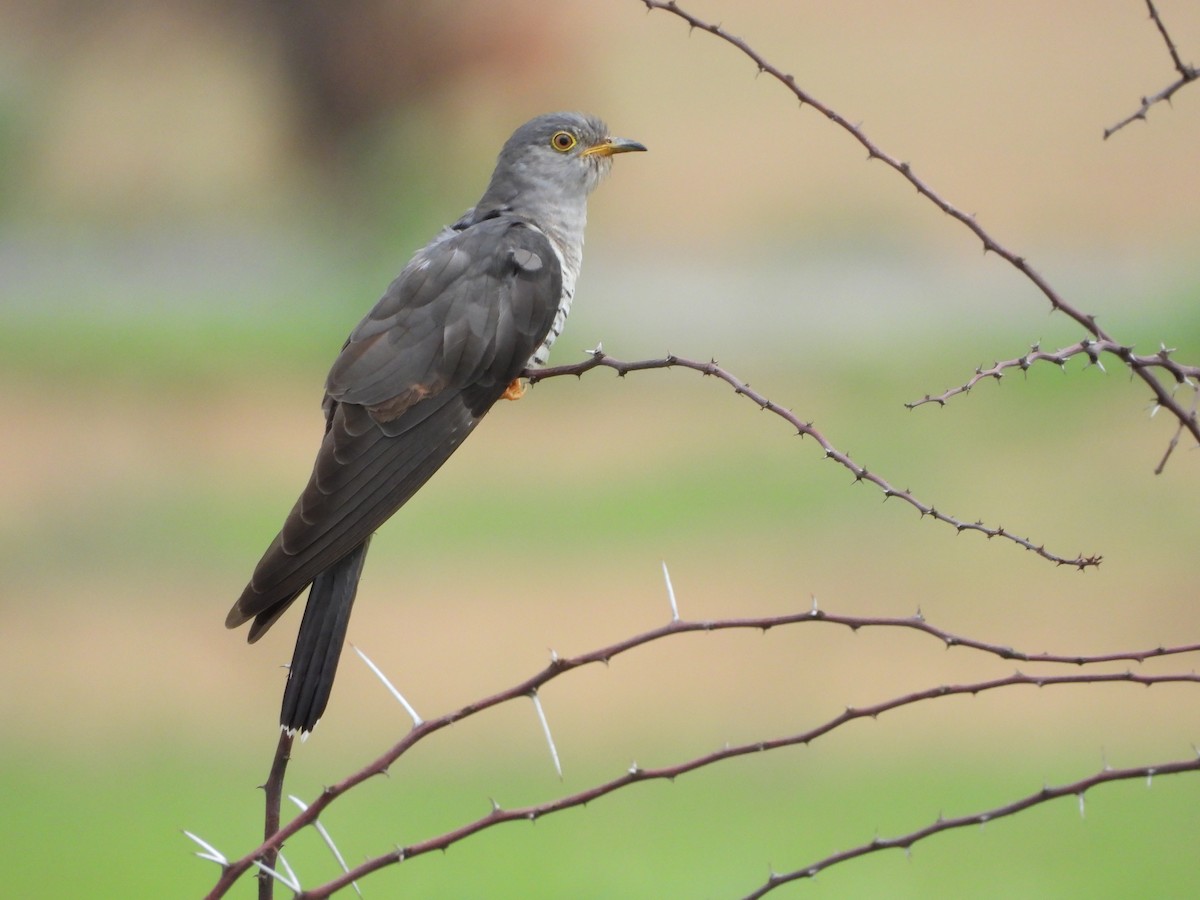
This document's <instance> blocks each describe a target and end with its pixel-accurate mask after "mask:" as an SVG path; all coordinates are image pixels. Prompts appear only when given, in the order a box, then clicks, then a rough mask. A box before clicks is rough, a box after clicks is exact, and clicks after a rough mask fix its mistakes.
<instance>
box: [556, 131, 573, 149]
mask: <svg viewBox="0 0 1200 900" xmlns="http://www.w3.org/2000/svg"><path fill="white" fill-rule="evenodd" d="M576 143H577V142H576V140H575V135H573V134H571V132H569V131H556V132H554V137H552V138H550V146H551V147H553V148H554V149H555V150H557V151H558V152H559V153H566V152H567V151H568V150H570V149H571V148H572V147H574V146H575V144H576Z"/></svg>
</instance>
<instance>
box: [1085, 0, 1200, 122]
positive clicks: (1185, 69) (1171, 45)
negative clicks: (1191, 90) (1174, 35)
mask: <svg viewBox="0 0 1200 900" xmlns="http://www.w3.org/2000/svg"><path fill="white" fill-rule="evenodd" d="M1146 6H1147V7H1148V8H1149V10H1150V18H1151V19H1153V20H1154V24H1155V26H1156V27H1157V28H1158V33H1159V34H1160V35H1162V39H1163V42H1164V43H1165V44H1166V45H1167V52H1168V53H1169V54H1170V55H1171V62H1172V63H1173V64H1174V66H1175V71H1176V72H1178V73H1179V78H1178V79H1176V80H1175V81H1173V82H1171V83H1170V84H1169V85H1167V86H1166V87H1165V88H1163V89H1162V90H1161V91H1159V92H1158V93H1157V94H1154V95H1153V96H1150V97H1143V98H1142V104H1141V106H1140V107H1138V109H1137V110H1136V111H1134V112H1133V113H1131V114H1130V115H1128V116H1126V117H1125V118H1124V119H1122V120H1121V121H1120V122H1118V123H1117V124H1116V125H1113V126H1111V127H1109V128H1105V129H1104V140H1106V141H1107V140H1108V139H1109V137H1111V136H1112V135H1113V134H1115V133H1116V132H1118V131H1120V130H1121V129H1122V128H1124V127H1125V126H1126V125H1128V124H1129V123H1130V122H1136V121H1139V120H1140V121H1143V122H1144V121H1146V113H1148V112H1149V111H1150V107H1152V106H1154V105H1155V104H1156V103H1162V102H1163V101H1166V102H1168V103H1169V102H1170V101H1171V98H1172V97H1173V96H1175V92H1176V91H1178V90H1179V89H1180V88H1181V87H1183V86H1184V85H1185V84H1191V83H1192V82H1193V81H1195V80H1196V79H1197V78H1200V71H1197V69H1196V67H1195V66H1192V65H1189V64H1188V63H1185V62H1184V61H1183V59H1182V58H1181V57H1180V56H1179V51H1178V50H1177V49H1176V48H1175V42H1174V41H1173V40H1171V35H1170V33H1169V32H1168V31H1167V26H1166V25H1165V24H1164V23H1163V20H1162V16H1160V15H1159V14H1158V10H1157V9H1155V8H1154V0H1146Z"/></svg>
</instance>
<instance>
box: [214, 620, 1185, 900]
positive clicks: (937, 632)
mask: <svg viewBox="0 0 1200 900" xmlns="http://www.w3.org/2000/svg"><path fill="white" fill-rule="evenodd" d="M804 624H814V625H816V624H825V625H837V626H842V627H846V628H850V629H851V630H853V631H859V630H861V629H870V628H898V629H904V630H912V631H917V632H920V633H923V634H927V635H929V636H931V637H933V638H935V639H936V640H938V641H940V642H941V643H942V644H944V645H945V646H946V647H947V648H950V647H964V648H967V649H970V650H975V651H977V652H980V653H986V654H989V655H992V656H996V657H998V658H1000V659H1005V660H1018V661H1021V662H1031V663H1039V664H1060V665H1073V666H1089V665H1102V664H1106V663H1112V662H1138V663H1141V662H1144V661H1146V660H1149V659H1157V658H1163V657H1168V656H1177V655H1181V654H1187V653H1196V652H1200V644H1191V645H1185V646H1178V647H1161V646H1160V647H1156V648H1153V649H1147V650H1141V651H1133V652H1123V653H1114V654H1099V655H1085V654H1062V653H1027V652H1024V651H1021V650H1017V649H1014V648H1012V647H1006V646H1002V645H999V644H991V643H988V642H985V641H980V640H976V639H974V638H969V637H964V636H962V635H958V634H955V633H953V632H950V631H947V630H945V629H942V628H938V627H937V626H934V625H931V624H929V623H928V622H926V621H925V619H924V617H922V616H921V615H920V614H919V613H918V614H916V615H914V616H910V617H905V618H895V617H881V616H846V615H838V614H833V613H827V612H824V611H822V610H820V609H818V608H817V606H816V604H815V603H814V604H813V607H812V608H811V609H810V610H807V611H805V612H800V613H790V614H787V615H780V616H761V617H744V618H730V619H715V620H702V621H692V620H685V619H674V618H673V619H672V620H671V621H670V622H669V623H668V624H666V625H663V626H660V627H659V628H654V629H651V630H649V631H646V632H643V633H641V634H637V635H633V636H631V637H629V638H626V639H624V640H621V641H617V642H616V643H613V644H609V645H607V646H605V647H601V648H599V649H596V650H592V651H590V652H587V653H582V654H579V655H577V656H573V657H559V656H557V654H556V655H554V657H553V658H552V659H551V662H550V663H549V665H547V666H546V667H545V668H543V669H542V670H541V671H540V672H538V673H536V674H535V675H533V676H531V677H529V678H526V679H525V680H524V681H521V682H519V683H517V684H515V685H512V686H510V687H509V688H507V689H505V690H502V691H499V692H497V693H495V694H493V695H492V696H490V697H487V698H484V699H482V700H478V701H476V702H474V703H470V704H467V705H466V706H463V707H460V708H459V709H456V710H454V711H452V712H449V713H446V714H444V715H442V716H439V717H437V718H434V719H428V720H424V721H421V722H419V723H418V724H416V725H414V726H413V728H412V729H411V730H410V731H409V732H408V733H407V734H406V735H405V736H404V738H403V739H401V740H400V741H399V742H398V743H396V744H395V745H394V746H393V747H391V748H390V749H389V750H388V751H387V752H386V753H384V754H382V755H381V756H379V757H378V758H377V759H375V760H374V761H372V762H371V763H369V764H367V765H366V766H364V767H363V768H362V769H360V770H359V771H357V772H355V773H353V774H352V775H349V776H348V777H346V778H345V779H343V780H342V781H340V782H338V783H337V784H334V785H332V786H330V787H327V788H326V789H325V790H324V791H323V792H322V793H321V794H320V795H319V796H317V797H316V798H315V799H314V800H313V801H312V803H310V804H309V805H308V806H307V807H306V808H304V809H303V810H302V812H301V813H300V814H299V815H297V816H296V817H295V818H294V819H292V820H291V821H290V822H288V823H287V824H286V825H284V826H283V827H282V828H280V829H279V830H278V831H277V832H275V834H273V835H271V836H270V837H268V838H267V839H266V840H265V841H264V842H263V843H262V844H261V845H260V846H258V847H256V848H255V849H254V850H252V851H251V852H250V853H248V854H246V855H245V856H243V857H242V858H241V859H238V860H235V861H233V862H226V863H224V864H223V865H222V873H221V876H220V878H219V880H218V881H217V883H216V885H215V886H214V887H213V889H212V891H211V892H210V893H209V894H208V895H207V898H208V900H216V898H219V897H223V896H225V895H226V894H227V893H228V891H229V890H230V888H231V887H232V886H233V884H234V883H235V882H236V881H237V880H238V879H239V878H240V877H241V876H242V875H243V874H245V873H246V872H247V871H248V870H249V869H251V868H252V867H254V865H255V861H256V860H259V859H263V858H265V857H267V856H268V855H270V854H272V853H274V852H277V851H278V849H279V848H280V847H281V846H282V845H283V843H284V842H285V841H286V840H288V839H289V838H291V837H292V836H293V835H295V834H296V833H298V832H299V831H301V830H302V829H303V828H305V827H307V826H309V825H313V824H315V823H316V822H317V820H318V818H319V816H320V815H321V814H322V813H323V812H325V810H326V809H328V808H329V806H330V805H331V804H332V803H333V802H334V801H335V800H336V799H337V798H338V797H340V796H342V795H343V794H345V793H347V792H348V791H350V790H352V789H353V788H355V787H357V786H358V785H360V784H362V783H363V782H365V781H368V780H370V779H371V778H374V777H375V776H378V775H383V774H386V773H387V772H388V770H389V769H390V767H391V766H392V765H393V764H394V763H395V762H396V761H397V760H399V759H400V758H401V757H402V756H403V755H404V754H405V753H407V752H408V751H409V750H410V749H411V748H412V747H414V746H415V745H416V744H418V743H420V742H421V741H422V740H424V739H425V738H427V737H430V736H431V735H432V734H434V733H435V732H437V731H440V730H442V729H443V728H446V727H448V726H449V725H452V724H454V723H456V722H460V721H463V720H465V719H468V718H470V717H471V716H474V715H476V714H478V713H480V712H483V711H484V710H486V709H491V708H492V707H494V706H498V705H500V704H502V703H508V702H510V701H513V700H518V699H521V698H525V697H528V696H529V695H530V694H532V693H533V692H535V691H537V690H539V689H540V688H542V687H543V686H544V685H546V684H547V683H549V682H551V681H553V680H554V679H556V678H558V677H559V676H561V675H564V674H565V673H567V672H571V671H573V670H575V669H578V668H581V667H583V666H588V665H592V664H595V663H604V664H606V665H607V664H608V663H609V662H610V661H611V660H613V659H615V658H616V657H618V656H620V655H621V654H623V653H627V652H629V651H631V650H634V649H637V648H639V647H642V646H644V645H646V644H650V643H652V642H654V641H658V640H662V639H665V638H669V637H672V636H675V635H680V634H690V633H697V632H717V631H737V630H752V631H762V632H766V631H770V630H772V629H774V628H781V627H787V626H798V625H804ZM1114 682H1115V683H1133V684H1141V685H1145V686H1151V685H1154V684H1163V683H1181V682H1182V683H1200V675H1197V674H1196V673H1186V674H1163V675H1138V674H1134V673H1133V672H1129V671H1124V672H1105V673H1087V674H1078V675H1028V674H1025V673H1022V672H1015V673H1013V674H1012V675H1009V676H1006V677H1003V678H996V679H991V680H988V681H981V682H974V683H968V684H959V685H938V686H936V687H933V688H929V689H927V690H924V691H917V692H914V693H911V694H906V695H903V696H900V697H894V698H891V699H889V700H885V701H883V702H881V703H878V704H875V705H872V706H863V707H853V708H847V709H845V710H844V711H843V712H842V713H840V714H839V715H837V716H835V717H833V718H832V719H830V720H828V721H826V722H824V723H823V724H820V725H818V726H816V727H815V728H812V729H809V730H808V731H805V732H803V733H800V734H795V735H789V736H786V737H781V738H775V739H773V740H767V741H756V742H752V743H748V744H740V745H737V746H730V747H725V748H722V749H721V750H718V751H715V752H713V753H708V754H704V755H702V756H699V757H696V758H694V759H690V760H687V761H685V762H682V763H678V764H676V765H673V766H667V767H661V768H654V769H642V768H640V767H638V766H636V765H634V766H633V767H632V768H631V769H630V770H629V771H627V772H626V773H625V774H623V775H621V776H619V777H617V778H614V779H612V780H610V781H607V782H604V783H602V784H599V785H594V786H593V787H591V788H588V789H586V790H584V791H580V792H577V793H575V794H571V795H567V796H564V797H560V798H558V799H556V800H551V801H548V802H546V803H543V804H537V805H534V806H529V807H521V808H514V809H508V810H504V809H500V808H499V807H496V808H494V809H493V810H492V811H491V813H489V814H488V815H486V816H483V817H481V818H479V819H476V820H475V821H473V822H469V823H467V824H465V825H462V826H460V827H459V828H456V829H453V830H451V831H449V832H446V833H444V834H442V835H439V836H436V837H433V838H429V839H427V840H425V841H421V842H418V843H415V844H411V845H409V846H407V847H404V848H401V849H398V850H396V851H394V852H391V853H387V854H383V855H381V856H378V857H375V858H373V859H369V860H367V861H366V862H365V863H363V864H361V865H359V866H356V867H354V868H352V869H350V870H349V871H348V872H346V873H345V874H344V875H342V876H340V877H339V878H337V879H335V880H334V881H331V882H329V883H328V884H326V885H323V886H321V887H319V888H315V889H312V890H310V891H306V892H304V893H302V894H300V896H301V897H308V898H317V897H326V896H329V894H331V893H333V892H334V891H335V890H339V889H341V888H342V887H345V886H347V885H349V884H351V883H352V882H354V881H355V880H358V879H361V878H362V877H364V876H365V875H367V874H369V873H370V872H373V871H375V870H376V869H379V868H382V867H384V866H387V865H392V864H395V863H398V862H402V861H404V860H406V859H411V858H413V857H415V856H420V855H423V854H426V853H429V852H431V851H434V850H444V849H446V848H447V847H449V846H451V845H452V844H455V843H457V842H459V841H461V840H464V839H465V838H467V837H470V836H471V835H473V834H475V833H477V832H479V831H483V830H485V829H487V828H491V827H494V826H495V825H499V824H500V823H502V822H512V821H533V820H535V819H538V818H540V817H542V816H545V815H549V814H550V813H554V812H559V811H561V810H564V809H569V808H572V807H576V806H582V805H585V804H586V803H588V802H590V801H591V800H594V799H597V798H599V797H602V796H605V795H607V794H610V793H612V792H614V791H616V790H620V789H621V788H624V787H627V786H629V785H631V784H634V783H636V782H641V781H650V780H659V779H668V780H673V779H674V778H676V777H678V776H680V775H683V774H686V773H688V772H692V771H695V770H696V769H700V768H703V767H705V766H709V765H713V764H715V763H718V762H721V761H724V760H727V759H733V758H737V757H740V756H745V755H748V754H753V753H761V752H765V751H768V750H774V749H779V748H782V747H789V746H797V745H803V744H808V743H811V742H812V741H814V740H816V739H817V738H819V737H821V736H823V735H825V734H828V733H829V732H831V731H833V730H835V729H837V728H840V727H841V726H843V725H845V724H847V723H849V722H852V721H856V720H859V719H867V718H876V717H878V716H879V715H881V714H883V713H885V712H889V711H891V710H894V709H899V708H901V707H905V706H911V705H913V704H915V703H920V702H923V701H927V700H934V699H937V698H940V697H949V696H959V695H964V694H967V695H974V694H979V693H983V692H986V691H993V690H999V689H1004V688H1009V687H1013V686H1017V685H1027V686H1035V687H1047V686H1058V685H1067V684H1089V683H1114ZM1048 799H1049V798H1048ZM939 830H940V829H939ZM931 833H932V832H931ZM206 858H210V859H211V858H213V857H212V856H206ZM847 858H850V857H847Z"/></svg>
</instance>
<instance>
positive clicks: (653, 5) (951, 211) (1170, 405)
mask: <svg viewBox="0 0 1200 900" xmlns="http://www.w3.org/2000/svg"><path fill="white" fill-rule="evenodd" d="M640 2H641V3H643V4H644V5H645V6H646V8H647V9H648V10H662V11H664V12H668V13H671V14H672V15H675V16H678V17H679V18H681V19H683V20H684V21H685V22H687V23H688V26H689V27H690V28H691V29H693V30H699V31H705V32H708V33H709V34H711V35H713V36H714V37H716V38H719V39H720V40H722V41H724V42H725V43H727V44H729V45H730V46H732V47H735V48H736V49H737V50H738V51H739V52H741V53H742V54H743V55H745V56H746V57H748V58H749V59H750V61H751V62H752V63H754V65H755V66H756V67H757V68H758V71H759V73H760V74H767V75H770V76H771V77H772V78H774V79H775V80H776V81H778V82H779V83H780V84H782V85H783V86H784V87H785V88H786V89H787V90H789V91H790V92H791V93H792V94H793V95H794V96H795V97H796V98H797V99H798V100H799V101H800V103H801V105H808V106H811V107H812V108H813V109H815V110H817V111H818V112H819V113H821V114H822V115H823V116H825V118H827V119H829V121H831V122H833V123H834V124H835V125H837V126H839V127H840V128H842V129H843V130H844V131H846V132H847V133H848V134H850V136H851V137H853V138H854V139H855V140H856V141H858V143H859V144H861V145H862V146H863V147H864V148H866V151H867V158H868V159H869V160H871V159H877V160H879V161H880V162H882V163H883V164H884V165H886V166H888V167H889V168H891V169H893V170H895V171H896V172H897V173H899V175H900V176H901V177H902V178H904V179H905V180H906V181H907V182H908V183H909V184H911V185H912V186H913V187H914V188H916V190H917V193H918V194H920V195H921V196H922V197H924V198H925V199H927V200H928V201H929V202H930V203H932V204H933V205H934V206H936V207H937V208H938V209H940V210H941V211H942V212H944V213H945V214H946V215H948V216H950V217H951V218H953V219H955V220H956V221H958V222H960V223H961V224H962V225H964V226H965V227H966V228H967V229H968V230H970V231H971V233H972V234H974V235H975V237H977V238H978V239H979V240H980V241H981V242H982V243H983V249H984V252H985V253H987V252H991V253H995V254H996V255H997V256H999V257H1000V258H1001V259H1003V260H1005V261H1006V262H1007V263H1009V265H1011V266H1012V267H1013V268H1015V269H1016V270H1017V271H1018V272H1020V273H1021V274H1022V275H1024V276H1025V277H1026V278H1027V279H1029V281H1031V282H1033V284H1034V286H1035V287H1037V289H1038V290H1039V291H1041V293H1042V295H1043V296H1044V297H1045V298H1046V300H1048V301H1049V303H1050V308H1051V310H1053V311H1057V312H1061V313H1063V314H1065V315H1067V316H1069V317H1070V318H1071V319H1074V320H1075V321H1076V322H1078V323H1079V324H1080V325H1082V326H1083V327H1084V328H1085V329H1087V331H1088V333H1090V334H1091V335H1092V336H1093V337H1095V338H1096V339H1098V340H1101V341H1107V342H1109V343H1111V344H1112V345H1113V346H1114V347H1120V346H1122V345H1121V344H1120V342H1118V341H1116V340H1114V339H1113V338H1112V337H1111V336H1109V334H1108V333H1107V332H1105V331H1104V330H1103V329H1102V328H1101V327H1100V326H1099V324H1097V322H1096V318H1095V316H1092V315H1089V314H1087V313H1084V312H1082V311H1081V310H1079V309H1077V308H1076V307H1075V306H1073V305H1072V304H1071V303H1069V302H1068V301H1067V300H1066V299H1064V298H1063V297H1062V295H1060V294H1059V293H1058V291H1056V290H1055V289H1054V287H1053V286H1051V284H1050V282H1048V281H1047V280H1046V279H1045V278H1044V277H1043V276H1042V275H1041V274H1040V273H1039V272H1038V271H1037V270H1035V269H1034V268H1033V267H1032V266H1031V265H1029V263H1028V262H1026V261H1025V258H1024V257H1022V256H1018V255H1017V254H1016V253H1014V252H1012V251H1011V250H1009V249H1008V248H1007V247H1005V246H1003V245H1002V244H1001V243H1000V242H999V241H997V240H996V239H995V238H993V237H992V236H991V234H990V233H988V232H987V231H986V230H985V229H984V227H983V226H982V225H980V224H979V222H978V221H976V219H975V217H974V216H972V215H970V214H969V213H966V212H963V210H961V209H959V208H958V207H957V206H954V205H953V204H951V203H949V202H948V201H946V200H945V199H943V198H942V196H941V195H940V194H938V193H937V192H936V191H934V189H933V188H932V187H930V186H929V185H928V184H927V183H926V182H925V181H923V180H922V179H921V178H919V177H917V175H916V173H915V172H913V170H912V167H911V166H910V165H909V164H908V163H906V162H903V161H901V160H899V159H897V158H896V157H894V156H891V155H889V154H887V153H885V152H884V151H883V150H882V149H881V148H880V147H879V146H878V145H877V144H876V143H875V142H874V141H872V140H871V139H870V138H869V137H867V135H866V132H864V131H863V130H862V128H860V127H859V126H857V125H855V124H854V123H853V122H851V121H850V120H849V119H847V118H846V117H845V116H843V115H842V114H841V113H839V112H837V111H836V110H834V109H833V108H831V107H829V106H827V105H826V104H824V103H822V102H821V101H820V100H818V99H817V98H816V97H814V96H813V95H812V94H810V93H808V92H807V91H805V90H804V89H803V88H801V87H800V86H799V85H798V84H796V79H795V76H793V75H790V74H788V73H786V72H784V71H783V70H782V69H780V68H778V67H777V66H775V65H773V64H772V63H771V62H769V61H768V60H767V59H766V57H764V56H763V55H762V54H761V53H759V52H758V51H757V50H755V49H754V48H753V47H751V46H750V45H749V44H747V43H746V42H745V41H744V40H742V39H741V38H739V37H737V36H736V35H733V34H730V33H729V32H728V31H726V30H725V29H724V28H722V27H721V26H720V25H717V24H713V23H711V22H706V21H704V20H703V19H701V18H699V17H698V16H695V15H693V14H692V13H690V12H688V11H686V10H685V9H683V8H682V7H680V6H679V4H678V3H676V2H675V0H640ZM1122 360H1123V361H1125V362H1126V364H1127V365H1128V360H1126V359H1125V357H1122ZM1130 370H1131V371H1132V372H1133V373H1134V374H1135V375H1136V376H1137V377H1138V378H1140V379H1141V380H1142V381H1143V382H1145V383H1146V385H1147V386H1148V387H1149V388H1150V390H1151V392H1152V393H1153V395H1154V399H1155V402H1156V403H1157V405H1159V406H1161V407H1162V408H1164V409H1166V410H1169V411H1170V413H1171V415H1172V416H1174V417H1175V418H1176V419H1177V420H1178V421H1179V422H1180V424H1181V425H1182V426H1183V428H1185V429H1186V430H1187V431H1188V432H1189V433H1190V434H1191V435H1192V437H1193V438H1194V439H1195V440H1196V442H1197V443H1200V421H1198V420H1197V417H1196V416H1195V415H1191V414H1189V413H1188V412H1187V411H1186V410H1185V409H1184V408H1183V407H1182V406H1181V405H1180V404H1179V403H1178V402H1176V400H1175V399H1174V398H1173V397H1172V396H1171V392H1170V391H1169V390H1168V389H1167V387H1166V386H1164V385H1163V384H1162V383H1161V382H1160V381H1159V379H1158V378H1157V377H1156V375H1155V371H1154V369H1152V368H1149V367H1144V366H1131V367H1130Z"/></svg>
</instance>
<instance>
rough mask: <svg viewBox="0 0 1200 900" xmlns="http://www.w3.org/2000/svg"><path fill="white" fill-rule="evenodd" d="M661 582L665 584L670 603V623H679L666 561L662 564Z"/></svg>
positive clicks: (677, 607)
mask: <svg viewBox="0 0 1200 900" xmlns="http://www.w3.org/2000/svg"><path fill="white" fill-rule="evenodd" d="M662 570H663V580H664V581H666V583H667V599H668V600H670V601H671V621H672V622H678V621H679V606H678V604H676V602H675V588H674V587H673V586H672V585H671V573H670V572H668V571H667V561H666V560H665V559H664V560H663V564H662Z"/></svg>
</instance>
